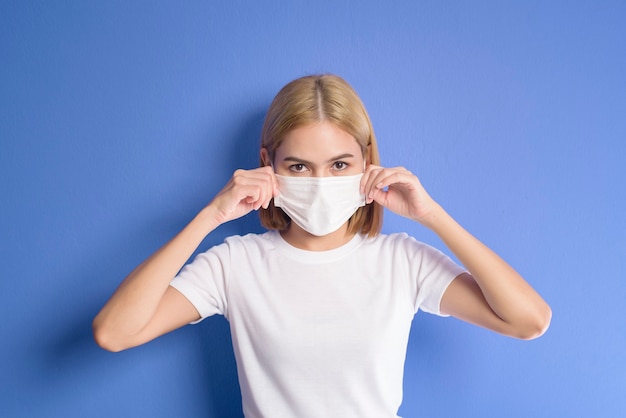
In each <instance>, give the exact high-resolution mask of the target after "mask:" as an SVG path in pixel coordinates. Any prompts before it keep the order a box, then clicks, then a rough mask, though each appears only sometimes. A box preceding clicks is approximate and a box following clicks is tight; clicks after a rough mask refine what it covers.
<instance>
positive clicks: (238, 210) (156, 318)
mask: <svg viewBox="0 0 626 418" xmlns="http://www.w3.org/2000/svg"><path fill="white" fill-rule="evenodd" d="M277 190H278V185H277V183H276V178H275V176H274V173H273V171H272V170H271V169H270V168H259V169H256V170H249V171H245V170H237V171H236V172H235V173H234V175H233V177H232V178H231V180H230V181H229V182H228V184H227V185H226V186H225V187H224V189H222V191H220V192H219V193H218V194H217V196H216V197H215V198H214V199H213V201H212V202H211V203H210V204H209V205H207V206H206V207H205V208H204V209H203V210H202V211H201V212H200V213H199V214H198V215H197V216H196V217H195V218H194V219H193V220H192V221H191V222H190V223H189V224H188V225H187V226H186V227H185V228H184V229H183V230H182V231H181V232H179V233H178V235H176V236H175V237H174V238H173V239H172V240H171V241H170V242H168V243H167V244H165V245H164V246H163V247H162V248H161V249H159V250H158V251H156V252H155V253H154V254H153V255H152V256H150V257H149V258H148V259H147V260H146V261H144V262H143V263H141V264H140V265H139V266H138V267H137V268H135V270H133V272H132V273H130V274H129V275H128V277H127V278H126V279H124V281H123V282H122V284H121V285H120V286H119V287H118V289H117V290H116V291H115V293H114V294H113V296H112V297H111V298H110V299H109V301H108V302H107V303H106V304H105V305H104V307H103V308H102V310H101V311H100V312H99V313H98V315H97V316H96V317H95V319H94V321H93V333H94V338H95V340H96V342H97V343H98V345H100V346H101V347H102V348H104V349H106V350H109V351H120V350H124V349H127V348H130V347H135V346H137V345H140V344H143V343H145V342H147V341H150V340H152V339H154V338H156V337H158V336H160V335H162V334H165V333H167V332H170V331H172V330H174V329H176V328H179V327H181V326H183V325H185V324H188V323H189V322H191V321H194V320H197V319H199V318H200V315H199V313H198V312H197V310H196V309H195V308H194V307H193V305H192V304H191V303H190V302H189V301H188V300H187V299H186V298H185V297H184V296H183V295H182V294H180V293H179V292H178V291H177V290H175V289H174V288H172V287H170V286H169V283H170V282H171V281H172V279H173V278H174V276H175V275H176V274H177V273H178V271H179V270H180V269H181V267H182V266H183V265H184V263H185V262H186V261H187V260H188V259H189V257H190V256H191V254H193V252H194V251H195V250H196V248H197V247H198V245H200V243H201V242H202V240H203V239H204V238H205V237H206V236H207V235H208V234H209V233H210V232H211V231H213V230H214V229H215V228H217V227H218V226H219V225H221V224H222V223H224V222H227V221H230V220H233V219H237V218H239V217H241V216H243V215H245V214H246V213H248V212H250V211H252V210H257V209H259V208H260V207H267V205H269V202H270V200H271V199H272V197H273V196H274V195H275V194H276V193H277Z"/></svg>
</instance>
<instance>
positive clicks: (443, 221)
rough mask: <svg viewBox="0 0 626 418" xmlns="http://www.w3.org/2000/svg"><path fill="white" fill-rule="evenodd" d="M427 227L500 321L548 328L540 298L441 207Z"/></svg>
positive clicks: (519, 326) (546, 310)
mask: <svg viewBox="0 0 626 418" xmlns="http://www.w3.org/2000/svg"><path fill="white" fill-rule="evenodd" d="M427 226H428V227H429V228H431V229H432V230H433V231H434V232H435V233H436V234H437V235H438V236H439V237H440V238H441V240H442V241H443V242H444V243H445V244H446V246H447V247H448V248H449V249H450V251H452V253H453V254H454V255H455V256H456V257H457V258H458V259H459V261H460V262H461V263H462V264H463V265H464V266H465V267H466V268H467V270H468V271H469V272H470V274H471V275H472V277H473V278H474V280H475V281H476V283H477V284H478V286H479V287H480V290H481V292H482V294H483V296H484V298H485V300H486V301H487V303H488V304H489V307H490V308H491V309H492V311H493V312H494V313H495V314H496V315H497V316H498V317H499V318H500V319H501V320H502V321H504V322H505V323H506V324H508V325H509V326H510V327H512V328H514V329H534V328H545V327H546V326H547V324H548V323H549V320H550V316H551V311H550V307H549V306H548V305H547V303H546V302H545V301H544V300H543V299H542V298H541V296H540V295H539V294H538V293H537V292H536V291H535V290H534V289H533V288H532V287H531V286H530V285H529V284H528V283H527V282H526V281H525V280H524V279H523V278H522V277H521V276H520V275H519V274H518V273H517V272H516V271H515V270H514V269H513V268H512V267H511V266H510V265H509V264H508V263H506V262H505V261H504V260H503V259H502V258H500V257H499V256H498V255H497V254H496V253H495V252H493V251H492V250H491V249H489V248H488V247H487V246H485V245H484V244H483V243H481V242H480V241H479V240H478V239H476V238H475V237H474V236H472V235H471V234H470V233H469V232H467V231H466V230H465V229H464V228H463V227H461V226H460V225H459V224H458V223H457V222H456V221H455V220H454V219H453V218H452V217H451V216H450V215H449V214H448V213H446V212H445V211H444V210H443V209H442V208H441V207H440V206H438V205H436V209H435V210H434V211H433V212H432V215H431V216H430V217H429V219H428V223H427ZM544 324H545V325H544Z"/></svg>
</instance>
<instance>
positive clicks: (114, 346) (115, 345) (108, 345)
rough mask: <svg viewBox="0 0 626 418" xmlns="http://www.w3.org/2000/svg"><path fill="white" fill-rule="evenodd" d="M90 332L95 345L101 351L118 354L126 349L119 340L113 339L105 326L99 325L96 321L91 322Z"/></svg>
mask: <svg viewBox="0 0 626 418" xmlns="http://www.w3.org/2000/svg"><path fill="white" fill-rule="evenodd" d="M92 332H93V339H94V340H95V342H96V344H97V345H98V346H99V347H100V348H102V349H103V350H106V351H110V352H112V353H118V352H120V351H123V350H125V349H126V348H128V347H126V346H124V345H123V344H122V343H121V341H120V339H119V338H115V336H114V335H113V334H112V333H111V332H109V331H107V328H106V327H105V326H103V325H102V324H99V323H98V320H97V319H95V320H94V321H93V324H92Z"/></svg>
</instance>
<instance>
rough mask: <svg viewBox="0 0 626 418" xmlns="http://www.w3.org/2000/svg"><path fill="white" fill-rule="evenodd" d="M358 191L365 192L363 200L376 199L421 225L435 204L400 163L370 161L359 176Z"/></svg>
mask: <svg viewBox="0 0 626 418" xmlns="http://www.w3.org/2000/svg"><path fill="white" fill-rule="evenodd" d="M361 193H363V194H365V199H366V203H368V204H369V203H371V202H376V203H378V204H380V205H382V206H383V207H386V208H387V209H389V210H391V211H392V212H394V213H397V214H398V215H401V216H404V217H406V218H410V219H413V220H415V221H417V222H420V223H422V224H425V225H427V224H428V223H429V221H430V218H431V217H432V216H433V215H434V211H435V209H436V208H437V206H438V205H437V203H436V202H435V201H434V200H433V199H432V198H431V197H430V195H429V194H428V193H427V192H426V190H425V189H424V187H423V186H422V184H421V183H420V181H419V179H418V178H417V176H415V175H414V174H413V173H411V172H410V171H409V170H407V169H406V168H404V167H394V168H385V167H380V166H376V165H370V166H369V167H367V169H366V170H365V173H364V174H363V178H362V180H361Z"/></svg>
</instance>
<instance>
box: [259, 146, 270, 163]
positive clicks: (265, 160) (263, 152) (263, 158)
mask: <svg viewBox="0 0 626 418" xmlns="http://www.w3.org/2000/svg"><path fill="white" fill-rule="evenodd" d="M261 161H262V163H263V166H268V165H272V160H271V159H270V154H269V152H268V151H267V148H265V147H263V148H261Z"/></svg>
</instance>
